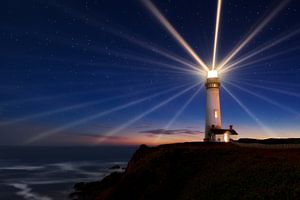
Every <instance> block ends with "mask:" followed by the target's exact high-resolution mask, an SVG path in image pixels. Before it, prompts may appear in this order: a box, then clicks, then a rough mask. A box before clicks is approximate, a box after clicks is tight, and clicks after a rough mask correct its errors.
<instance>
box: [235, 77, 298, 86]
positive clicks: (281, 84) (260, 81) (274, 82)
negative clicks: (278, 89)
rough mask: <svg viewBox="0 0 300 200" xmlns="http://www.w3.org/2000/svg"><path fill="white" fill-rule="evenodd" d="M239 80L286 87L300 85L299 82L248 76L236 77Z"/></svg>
mask: <svg viewBox="0 0 300 200" xmlns="http://www.w3.org/2000/svg"><path fill="white" fill-rule="evenodd" d="M236 80H240V81H245V80H246V81H251V82H252V81H256V82H259V83H262V84H265V83H267V84H273V85H279V86H288V87H300V84H297V83H291V82H290V83H287V82H279V81H268V80H257V79H250V78H243V79H236Z"/></svg>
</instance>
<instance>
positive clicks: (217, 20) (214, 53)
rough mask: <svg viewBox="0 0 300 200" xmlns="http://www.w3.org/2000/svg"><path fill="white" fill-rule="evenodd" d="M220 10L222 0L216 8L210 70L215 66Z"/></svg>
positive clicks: (219, 0)
mask: <svg viewBox="0 0 300 200" xmlns="http://www.w3.org/2000/svg"><path fill="white" fill-rule="evenodd" d="M221 8H222V0H218V8H217V16H216V28H215V39H214V50H213V60H212V70H214V69H215V65H216V56H217V48H218V36H219V25H220V16H221Z"/></svg>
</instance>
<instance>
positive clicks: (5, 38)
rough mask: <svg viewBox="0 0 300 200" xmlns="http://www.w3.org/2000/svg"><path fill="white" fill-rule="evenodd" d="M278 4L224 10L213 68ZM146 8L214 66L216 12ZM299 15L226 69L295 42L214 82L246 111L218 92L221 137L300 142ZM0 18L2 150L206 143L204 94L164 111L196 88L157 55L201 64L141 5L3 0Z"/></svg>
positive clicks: (194, 77) (180, 1)
mask: <svg viewBox="0 0 300 200" xmlns="http://www.w3.org/2000/svg"><path fill="white" fill-rule="evenodd" d="M280 2H282V1H267V0H251V1H250V0H248V1H246V0H243V1H241V0H239V1H237V0H223V7H222V16H221V26H220V30H221V31H220V36H219V37H220V39H219V47H218V59H217V60H218V61H221V60H222V59H223V58H224V57H225V56H226V55H227V54H228V53H229V52H230V51H231V50H232V49H233V48H234V47H235V46H236V45H237V44H238V43H239V42H240V41H241V40H243V38H245V36H246V35H247V34H248V33H251V31H253V30H254V29H255V27H256V25H258V24H259V23H260V22H261V21H263V19H264V18H266V16H268V13H271V12H272V10H274V8H276V6H277V5H278V4H279V3H280ZM153 3H154V4H155V5H156V6H157V7H158V9H159V10H160V11H161V12H162V14H163V15H164V16H165V17H166V18H167V19H168V20H169V21H170V23H171V24H172V25H173V26H174V27H175V28H176V30H177V31H178V32H179V33H180V34H181V35H182V37H183V38H184V39H185V40H186V41H187V42H188V44H189V45H190V46H191V47H192V48H193V49H194V50H195V52H197V54H198V55H199V56H200V57H201V58H202V59H203V60H204V61H205V62H206V63H207V65H210V63H211V59H212V56H211V55H212V47H213V36H214V26H215V15H216V14H215V13H216V6H217V1H211V0H205V1H204V0H201V1H199V0H195V1H194V0H191V1H186V0H174V1H171V0H169V1H153ZM299 8H300V3H299V2H297V1H296V0H294V1H290V2H289V4H288V5H286V7H285V8H283V10H282V11H281V12H279V13H278V14H277V15H276V16H275V17H274V18H273V19H272V21H271V22H270V23H268V24H267V25H266V26H265V27H264V29H262V30H261V31H260V32H259V34H258V35H257V36H256V37H255V38H253V40H251V41H250V42H249V43H248V45H247V46H246V47H245V48H244V49H243V50H242V51H240V52H239V54H238V55H237V56H236V57H235V58H234V59H233V61H234V60H236V59H240V58H242V57H243V56H245V55H247V53H249V52H251V51H252V50H255V51H258V50H259V49H260V48H261V47H263V46H265V45H266V44H272V43H274V42H276V41H278V40H280V38H282V37H285V36H287V35H288V34H291V33H294V32H295V34H294V35H293V36H292V37H289V38H288V39H285V40H284V41H282V42H280V43H279V44H277V45H275V46H273V47H272V48H269V49H267V50H266V51H263V52H261V53H259V54H258V55H256V56H255V57H253V58H251V59H249V60H247V61H245V62H244V63H241V65H242V64H245V63H249V65H248V66H244V67H237V68H236V69H235V70H233V71H230V72H228V73H226V74H224V75H223V76H222V84H223V85H224V86H225V87H226V88H227V89H229V90H230V92H232V94H234V95H235V96H236V97H237V98H238V99H239V100H240V102H242V104H243V105H244V106H245V107H244V109H243V108H241V106H240V104H239V103H237V102H236V101H235V100H234V99H233V98H232V97H231V96H230V95H228V93H227V92H226V91H225V90H224V89H222V90H221V107H222V118H223V125H224V126H228V125H229V124H234V126H235V128H236V130H237V131H238V132H239V133H240V137H299V136H300V131H299V128H300V123H299V121H300V104H299V100H300V93H299V91H300V58H299V52H300V40H299V39H300V34H298V32H299V28H300V23H299V19H300V13H299ZM0 13H1V17H0V43H1V45H0V51H1V54H0V56H1V58H0V59H1V62H0V83H1V85H0V133H1V135H0V144H89V143H93V144H94V143H97V142H95V141H98V142H99V143H113V144H133V143H139V142H144V143H155V142H157V143H159V142H169V141H181V140H183V141H184V140H197V139H199V140H200V139H201V138H202V137H203V135H202V133H199V132H202V131H203V130H204V116H205V113H204V108H205V91H204V90H203V89H202V90H201V91H200V92H199V93H197V94H196V96H193V97H194V98H193V99H191V96H192V95H193V94H194V93H195V92H197V90H198V89H199V88H200V85H199V86H197V87H195V88H192V89H191V90H189V91H187V92H186V93H183V94H182V95H181V96H179V97H178V98H175V99H174V100H172V101H171V100H170V101H168V100H167V99H168V98H170V97H171V96H173V95H176V94H178V93H180V92H182V91H183V90H184V89H185V88H187V87H189V86H190V85H191V84H195V83H197V82H199V81H200V80H201V76H200V75H199V74H197V73H190V72H186V71H183V70H185V69H190V68H189V67H188V66H185V65H183V64H182V63H179V62H176V61H174V59H173V60H172V59H170V58H167V57H165V56H163V55H161V52H166V53H168V55H172V56H174V57H175V58H180V59H183V60H186V61H188V62H189V63H192V64H194V65H197V63H196V62H195V61H194V60H193V59H192V58H191V57H190V56H189V55H188V54H187V53H186V52H185V51H184V50H183V49H182V47H181V46H180V45H178V43H177V42H176V41H175V40H174V39H173V38H172V37H171V36H170V34H169V33H168V32H167V31H166V30H165V29H164V28H163V27H162V26H161V24H160V23H159V22H158V21H157V20H156V19H155V18H154V17H153V16H152V15H151V13H150V12H149V11H148V10H147V9H146V8H145V6H144V5H143V3H142V2H141V1H138V0H136V1H135V0H134V1H116V0H112V1H97V0H81V1H79V0H78V1H75V0H69V1H67V0H65V1H51V0H49V1H38V0H27V1H23V0H11V1H6V2H2V4H1V7H0ZM297 31H298V32H297ZM158 49H159V50H160V52H158ZM250 62H253V63H252V64H251V63H250ZM181 69H183V70H181ZM229 82H231V83H229ZM232 84H235V85H237V86H238V87H242V88H245V89H246V90H247V91H248V93H247V92H245V90H244V91H243V90H241V89H240V88H238V87H236V86H234V85H232ZM166 90H167V91H166ZM164 91H166V92H164ZM251 92H252V94H251ZM255 95H256V96H255ZM149 96H151V98H148V99H146V98H145V97H149ZM189 100H190V103H189V104H187V102H188V101H189ZM162 102H163V106H161V107H159V106H157V105H158V104H160V103H162ZM185 104H186V108H185V109H182V107H183V106H184V105H185ZM180 110H183V112H182V113H181V114H180V115H179V114H178V115H177V112H178V111H180ZM176 115H177V117H176V118H174V116H176ZM170 121H172V123H170ZM157 129H161V130H160V131H161V132H160V133H161V135H162V136H159V137H158V136H157V133H158V132H159V131H155V130H157ZM165 129H170V130H171V132H166V131H164V130H165ZM182 130H185V131H182ZM141 132H143V133H141ZM145 132H146V133H145ZM153 141H155V142H153Z"/></svg>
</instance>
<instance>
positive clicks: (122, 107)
mask: <svg viewBox="0 0 300 200" xmlns="http://www.w3.org/2000/svg"><path fill="white" fill-rule="evenodd" d="M186 85H189V84H185V85H184V86H177V87H173V88H171V89H168V90H165V91H161V92H159V93H156V94H154V95H150V96H147V97H143V98H141V99H138V100H135V101H132V102H129V103H126V104H123V105H120V106H117V107H115V108H111V109H109V110H106V111H103V112H99V113H96V114H94V115H91V116H89V117H85V118H81V119H79V120H77V121H74V122H71V123H68V124H65V125H63V126H60V127H57V128H54V129H51V130H49V131H45V132H42V133H40V134H38V135H37V136H35V137H32V138H30V139H28V140H27V141H25V144H31V143H33V142H36V141H38V140H40V139H42V138H44V137H46V136H49V135H51V134H54V133H58V132H61V131H64V130H66V129H69V128H72V127H75V126H78V125H80V124H83V123H86V122H89V121H92V120H95V119H97V118H100V117H103V116H105V115H108V114H111V113H114V112H117V111H120V110H123V109H126V108H128V107H131V106H133V105H136V104H139V103H142V102H144V101H147V100H148V99H149V98H154V97H156V96H159V95H162V94H165V93H168V92H171V91H173V90H176V89H178V88H182V87H185V86H186Z"/></svg>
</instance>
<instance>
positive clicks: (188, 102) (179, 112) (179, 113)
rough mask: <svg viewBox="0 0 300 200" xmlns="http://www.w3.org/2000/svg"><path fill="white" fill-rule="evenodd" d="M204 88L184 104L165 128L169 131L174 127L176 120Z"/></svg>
mask: <svg viewBox="0 0 300 200" xmlns="http://www.w3.org/2000/svg"><path fill="white" fill-rule="evenodd" d="M202 88H203V85H201V87H200V88H199V89H198V90H197V91H196V92H195V93H194V94H193V95H192V96H191V97H190V98H189V99H188V100H187V101H186V102H185V103H184V104H183V106H182V107H181V108H180V109H179V110H178V111H177V113H176V114H175V115H174V117H172V119H171V120H170V121H169V123H168V124H167V125H166V126H165V129H168V128H170V127H171V126H172V124H173V123H174V122H175V120H176V119H177V118H178V117H179V116H180V115H181V114H182V112H183V111H184V110H185V109H186V108H187V107H188V105H189V104H190V103H191V102H192V101H193V99H194V98H195V97H196V96H197V94H198V93H199V92H200V90H201V89H202Z"/></svg>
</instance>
